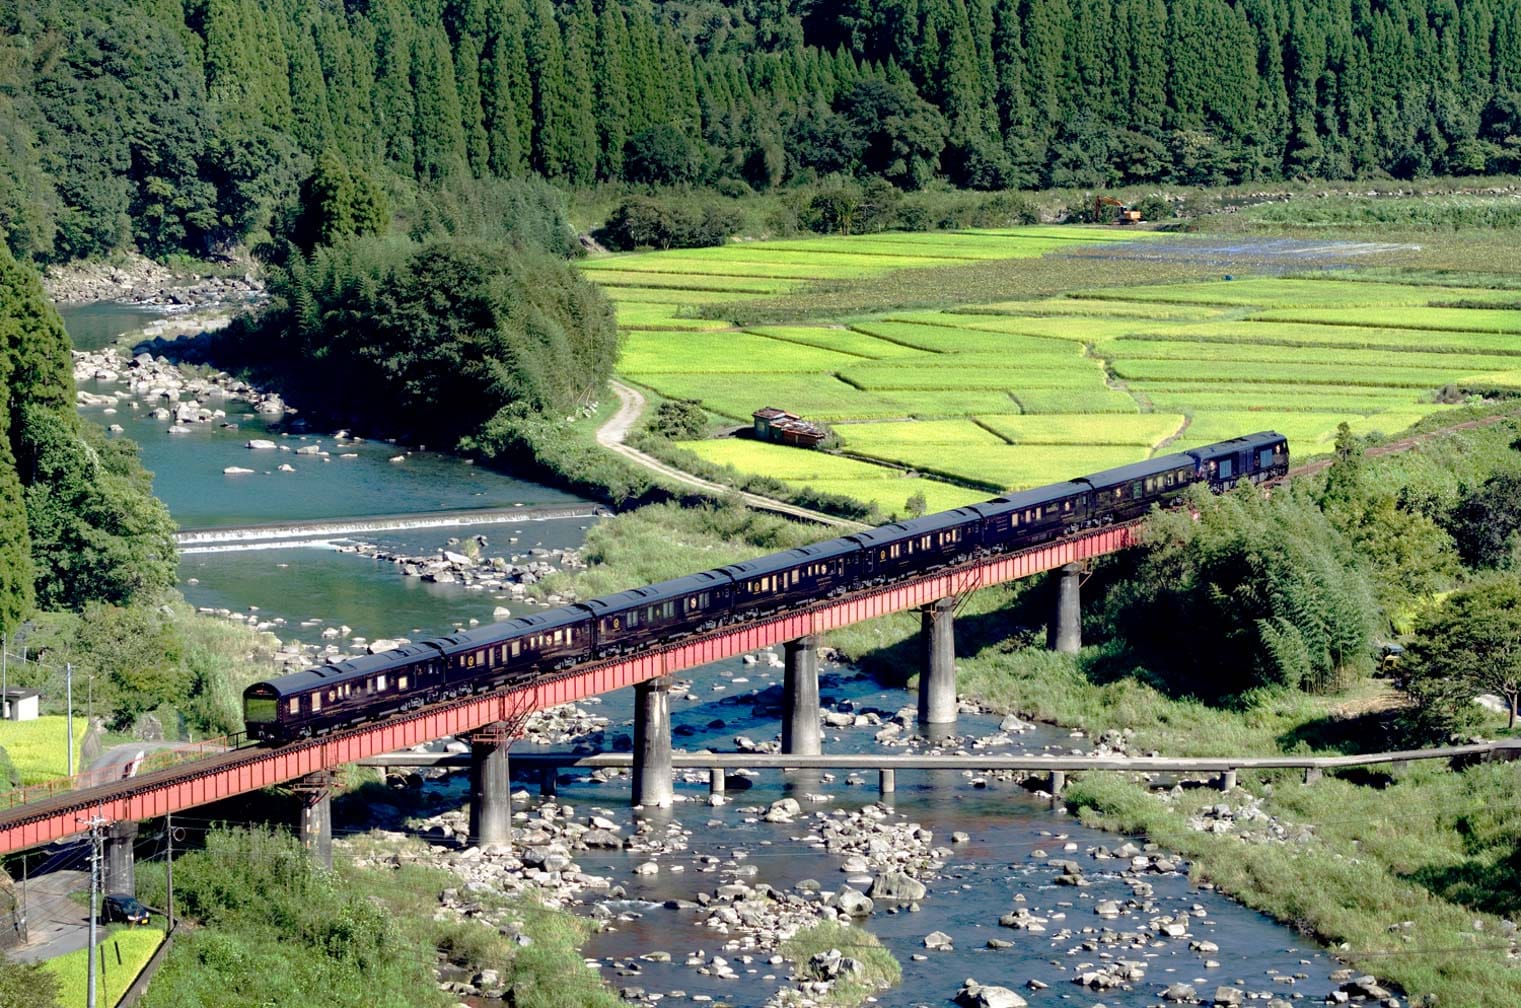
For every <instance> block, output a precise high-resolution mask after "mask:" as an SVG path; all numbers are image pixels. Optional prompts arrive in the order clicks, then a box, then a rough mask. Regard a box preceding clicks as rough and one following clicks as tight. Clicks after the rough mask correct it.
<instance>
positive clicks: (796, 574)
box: [792, 571, 798, 584]
mask: <svg viewBox="0 0 1521 1008" xmlns="http://www.w3.org/2000/svg"><path fill="white" fill-rule="evenodd" d="M797 578H798V572H797V571H793V572H792V583H793V584H797Z"/></svg>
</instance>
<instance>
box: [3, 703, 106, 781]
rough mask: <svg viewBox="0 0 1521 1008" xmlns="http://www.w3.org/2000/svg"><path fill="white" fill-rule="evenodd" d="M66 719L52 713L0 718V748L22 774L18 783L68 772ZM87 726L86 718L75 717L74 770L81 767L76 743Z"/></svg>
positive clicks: (78, 743)
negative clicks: (30, 717) (24, 718)
mask: <svg viewBox="0 0 1521 1008" xmlns="http://www.w3.org/2000/svg"><path fill="white" fill-rule="evenodd" d="M67 721H68V719H67V718H65V717H64V716H62V715H59V714H55V715H49V716H45V717H39V718H37V719H35V720H32V721H0V747H3V748H4V749H5V751H6V752H7V753H8V754H9V755H10V758H11V764H12V765H13V766H15V768H16V772H17V773H18V774H20V775H21V783H22V784H23V785H25V784H40V783H42V782H43V781H50V780H56V779H58V778H60V777H65V776H67V775H68V772H69V757H68V750H67V749H66V748H65V747H64V737H65V735H66V734H67V727H66V724H67ZM87 727H88V726H87V725H86V724H85V719H84V718H83V717H82V716H80V715H78V714H76V715H75V716H74V739H73V742H74V770H75V772H76V773H77V772H78V771H79V770H80V763H79V746H80V743H82V742H83V741H84V736H85V730H86V728H87Z"/></svg>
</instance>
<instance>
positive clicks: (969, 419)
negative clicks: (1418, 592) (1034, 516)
mask: <svg viewBox="0 0 1521 1008" xmlns="http://www.w3.org/2000/svg"><path fill="white" fill-rule="evenodd" d="M1170 241H1177V242H1181V241H1182V239H1176V238H1169V236H1166V235H1160V234H1156V233H1149V232H1137V231H1121V230H1119V229H1095V228H1054V227H1032V228H1018V229H1009V230H1006V231H975V232H960V233H932V234H922V235H920V234H888V235H871V236H864V237H849V238H846V237H834V238H820V239H791V240H786V241H777V242H745V243H736V244H732V245H727V246H723V247H721V248H707V249H687V250H679V251H672V252H661V253H648V254H640V255H620V256H609V257H606V258H602V259H596V260H592V261H590V262H588V263H586V264H585V268H586V270H587V274H588V276H591V277H593V278H594V279H597V280H598V281H599V282H604V283H607V284H608V285H609V292H610V294H611V295H612V296H613V297H614V299H615V300H616V301H617V303H618V309H619V313H620V316H619V317H620V321H621V323H622V325H623V327H624V329H625V330H626V337H625V349H624V352H623V358H622V361H621V363H620V365H619V369H620V372H621V373H622V374H623V375H625V376H626V377H628V378H629V379H630V380H632V381H635V382H636V383H638V384H640V385H643V386H645V387H646V388H648V389H650V390H651V391H652V392H654V393H655V394H657V395H658V396H665V397H671V398H682V399H693V400H697V401H699V402H701V403H702V404H703V405H704V406H705V407H706V408H707V409H708V410H709V411H710V412H711V413H713V414H715V415H716V416H719V417H723V418H725V419H727V420H730V421H732V422H734V423H736V424H743V423H746V422H748V421H749V418H750V414H751V413H752V412H753V411H754V410H756V409H759V408H760V407H762V406H779V407H782V408H784V409H788V410H791V411H793V412H795V413H798V414H800V415H802V416H804V417H807V418H809V419H812V420H815V421H819V422H824V423H828V424H831V425H833V426H834V428H835V432H836V434H837V435H838V437H839V441H840V444H841V448H842V450H843V451H844V452H846V453H848V454H849V455H853V456H856V457H857V458H861V459H868V460H872V461H874V462H880V463H882V465H872V464H871V462H861V461H851V460H849V459H839V458H836V459H832V460H830V461H829V462H817V461H812V460H810V461H806V462H804V461H799V460H797V459H796V458H795V457H796V456H800V455H807V454H817V453H805V452H803V451H802V450H799V449H786V448H774V447H771V446H762V445H756V444H754V443H747V442H718V443H714V444H711V445H709V444H704V443H693V444H689V445H687V447H688V448H690V449H691V450H693V451H695V452H696V453H697V454H699V455H700V456H701V457H703V458H704V459H707V460H708V461H711V462H715V463H719V464H724V465H730V466H733V467H734V468H735V469H737V470H740V471H742V472H747V473H755V474H764V475H772V476H776V477H777V478H780V479H782V480H784V481H785V482H787V483H789V484H791V485H794V486H799V487H801V486H810V487H813V488H814V489H817V490H828V491H830V492H836V493H844V494H847V495H850V496H853V497H857V498H858V499H861V500H864V501H873V502H876V503H877V504H878V506H879V507H881V508H882V509H883V510H884V511H886V512H888V513H902V510H903V504H904V502H905V500H906V498H908V497H909V496H910V495H911V494H913V493H922V494H923V496H924V498H925V500H926V501H927V502H928V503H929V504H930V505H931V507H940V506H950V505H951V504H956V503H964V502H965V500H966V499H967V495H968V493H971V494H972V499H975V498H976V496H978V495H979V491H968V490H966V489H964V487H959V486H954V485H951V484H953V483H961V484H965V485H969V486H973V487H978V488H989V489H992V488H998V489H1018V488H1022V487H1026V486H1031V485H1038V484H1041V483H1046V482H1054V481H1059V480H1063V479H1068V478H1070V477H1072V476H1075V475H1080V474H1082V473H1085V472H1091V471H1095V470H1097V469H1099V468H1104V467H1107V466H1110V465H1118V464H1121V463H1123V462H1128V461H1134V460H1136V459H1140V458H1144V457H1146V455H1147V454H1148V453H1150V452H1157V451H1172V450H1177V449H1179V448H1182V447H1188V446H1192V445H1197V444H1203V443H1208V442H1210V441H1215V440H1221V439H1224V438H1227V437H1231V436H1235V435H1238V434H1243V433H1248V432H1250V431H1253V430H1262V429H1278V430H1280V431H1282V432H1283V433H1284V434H1286V435H1287V436H1288V437H1289V438H1290V441H1291V446H1292V450H1293V452H1294V453H1295V454H1296V455H1297V456H1299V457H1305V456H1308V455H1313V454H1316V453H1320V452H1324V451H1326V450H1328V449H1329V447H1330V445H1331V442H1332V439H1333V438H1334V435H1335V431H1336V428H1337V425H1338V424H1340V423H1347V424H1349V425H1350V426H1351V428H1352V429H1353V430H1354V431H1358V432H1365V433H1373V432H1378V433H1382V434H1395V433H1398V432H1399V431H1401V430H1403V429H1404V428H1405V427H1407V426H1409V425H1410V424H1411V423H1413V422H1415V421H1417V420H1420V419H1422V418H1424V417H1426V416H1427V415H1429V414H1430V413H1432V412H1433V411H1436V410H1439V409H1441V408H1442V407H1441V406H1440V405H1439V404H1438V403H1437V401H1436V395H1435V393H1436V392H1437V391H1438V390H1441V389H1444V388H1447V389H1448V393H1447V394H1448V401H1452V396H1451V394H1450V393H1451V388H1449V387H1452V388H1456V389H1458V390H1459V391H1460V393H1462V392H1481V393H1482V392H1486V391H1510V390H1521V310H1517V309H1515V308H1511V307H1504V306H1505V305H1508V304H1511V303H1512V301H1511V300H1510V299H1512V298H1514V297H1515V293H1514V290H1513V288H1514V287H1516V286H1518V285H1521V276H1512V275H1510V274H1507V273H1505V272H1504V267H1497V266H1494V265H1493V264H1491V268H1490V269H1489V270H1488V271H1485V272H1482V273H1481V272H1477V271H1474V270H1472V269H1469V270H1459V269H1453V268H1452V267H1451V265H1450V264H1449V259H1451V258H1452V257H1453V256H1454V255H1457V254H1458V249H1457V243H1448V244H1440V243H1439V244H1438V248H1437V249H1436V250H1435V251H1433V252H1432V253H1431V254H1430V266H1429V267H1418V266H1415V265H1414V264H1413V263H1412V262H1408V261H1407V262H1400V263H1399V264H1398V265H1396V266H1389V265H1384V264H1383V263H1381V262H1368V263H1360V264H1359V265H1361V266H1362V267H1363V268H1360V269H1350V270H1349V269H1344V268H1339V269H1336V270H1335V271H1334V272H1332V271H1322V272H1314V271H1311V270H1306V269H1303V268H1300V270H1299V271H1298V272H1295V273H1290V274H1287V275H1285V274H1284V273H1283V272H1282V265H1281V263H1280V264H1279V270H1278V273H1277V275H1240V274H1239V273H1232V275H1233V276H1236V277H1237V278H1235V279H1229V280H1227V279H1223V277H1224V275H1225V270H1224V269H1222V268H1219V266H1220V265H1221V264H1219V263H1217V264H1216V271H1215V272H1214V273H1213V278H1211V279H1205V278H1204V277H1203V276H1200V275H1198V274H1199V272H1200V264H1199V263H1198V262H1195V261H1192V260H1190V259H1189V258H1188V256H1187V255H1186V254H1179V255H1178V256H1177V259H1176V261H1175V262H1170V263H1169V262H1167V261H1166V254H1167V250H1168V249H1169V247H1170V246H1169V245H1168V244H1167V243H1168V242H1170ZM1137 242H1144V243H1146V244H1145V246H1144V249H1145V251H1146V253H1147V255H1146V256H1145V257H1144V258H1143V257H1141V256H1140V255H1139V254H1138V250H1139V249H1141V248H1142V246H1140V245H1137V244H1135V243H1137ZM1179 247H1180V248H1182V246H1181V245H1180V246H1179ZM1492 254H1497V252H1494V251H1493V250H1492ZM1413 255H1414V252H1411V251H1406V250H1401V251H1400V252H1399V256H1413ZM1106 257H1110V258H1107V259H1106ZM1227 265H1228V263H1227ZM1232 268H1233V269H1237V268H1238V267H1235V266H1233V267H1232ZM999 270H1002V273H1000V272H999ZM1205 272H1209V271H1208V270H1207V268H1206V270H1205ZM1242 272H1244V271H1242ZM1063 276H1065V277H1066V278H1067V283H1066V285H1065V286H1063V285H1062V284H1061V278H1062V277H1063ZM1100 278H1102V279H1100ZM942 279H943V280H944V284H943V287H944V290H943V291H942V292H941V293H940V296H939V298H938V302H937V303H935V304H934V306H933V307H931V308H927V309H917V310H904V309H901V308H894V307H893V306H894V305H895V304H898V303H902V302H903V301H905V300H907V299H908V298H909V296H910V295H911V296H912V297H919V298H922V299H924V300H929V301H936V300H937V299H935V298H932V297H926V295H925V291H926V290H927V288H928V287H930V286H932V285H933V284H934V283H935V281H937V280H942ZM1095 281H1098V282H1095ZM764 285H772V286H770V287H766V286H764ZM682 291H689V292H690V294H691V300H683V295H682V294H681V293H680V292H682ZM871 291H876V292H878V293H877V305H876V306H868V305H860V307H865V308H866V309H867V310H864V311H862V310H850V309H847V308H846V307H845V306H846V305H848V304H850V303H851V302H852V299H856V302H857V303H858V304H859V302H860V301H862V300H869V299H867V298H865V295H866V294H867V293H868V292H871ZM904 292H908V293H907V294H905V293H904ZM776 293H785V295H786V298H787V300H786V302H785V303H786V308H785V309H783V310H781V312H780V313H781V314H786V315H787V316H788V317H792V318H797V319H799V320H800V321H799V322H797V323H787V324H774V323H761V324H755V323H750V324H746V320H747V319H748V318H750V317H752V316H753V315H754V314H756V313H760V314H765V313H767V312H771V313H778V309H777V306H778V305H780V304H781V303H782V302H778V301H776V300H775V298H768V295H774V294H776ZM847 294H848V296H845V295H847ZM900 295H902V296H901V297H900ZM962 295H974V296H975V297H972V296H969V297H967V299H966V300H965V301H963V302H958V301H957V300H956V298H958V297H961V296H962ZM730 297H732V298H733V300H732V301H730V300H726V298H730ZM1458 305H1463V306H1464V307H1458ZM1475 305H1479V306H1481V307H1474V306H1475ZM1484 305H1489V306H1491V307H1482V306H1484ZM872 307H875V310H872ZM699 315H701V316H702V317H700V318H699V317H698V316H699ZM720 329H721V330H722V331H717V330H720ZM904 470H908V471H911V473H912V475H907V476H905V475H903V471H904ZM937 479H938V480H943V481H944V482H937Z"/></svg>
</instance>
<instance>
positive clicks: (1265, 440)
mask: <svg viewBox="0 0 1521 1008" xmlns="http://www.w3.org/2000/svg"><path fill="white" fill-rule="evenodd" d="M1287 441H1288V439H1287V438H1285V437H1284V436H1283V435H1282V434H1280V433H1278V432H1277V431H1257V432H1256V433H1255V434H1243V435H1242V436H1241V437H1238V438H1231V439H1230V440H1228V441H1216V442H1215V443H1214V444H1211V445H1204V446H1202V447H1200V448H1192V449H1190V450H1189V451H1188V452H1187V454H1188V455H1189V456H1190V457H1192V458H1194V459H1197V460H1199V461H1208V460H1210V459H1216V458H1219V457H1220V456H1222V455H1229V454H1231V453H1232V452H1239V451H1253V450H1256V449H1258V448H1267V447H1269V446H1271V445H1275V444H1278V443H1279V442H1287Z"/></svg>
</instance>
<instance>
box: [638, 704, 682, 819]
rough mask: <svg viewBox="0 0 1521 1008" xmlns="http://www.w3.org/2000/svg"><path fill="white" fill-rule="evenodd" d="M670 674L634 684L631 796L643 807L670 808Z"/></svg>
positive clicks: (671, 793)
mask: <svg viewBox="0 0 1521 1008" xmlns="http://www.w3.org/2000/svg"><path fill="white" fill-rule="evenodd" d="M674 800H675V791H674V789H673V786H672V784H671V677H670V676H660V677H659V678H656V679H648V680H646V681H644V682H642V683H636V684H635V685H634V795H633V803H634V804H635V805H640V806H643V807H645V808H670V807H671V803H672V802H673V801H674Z"/></svg>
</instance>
